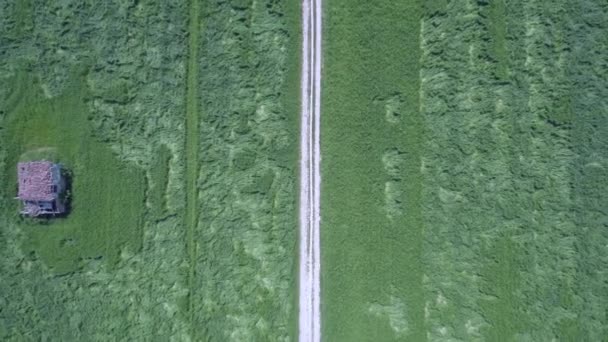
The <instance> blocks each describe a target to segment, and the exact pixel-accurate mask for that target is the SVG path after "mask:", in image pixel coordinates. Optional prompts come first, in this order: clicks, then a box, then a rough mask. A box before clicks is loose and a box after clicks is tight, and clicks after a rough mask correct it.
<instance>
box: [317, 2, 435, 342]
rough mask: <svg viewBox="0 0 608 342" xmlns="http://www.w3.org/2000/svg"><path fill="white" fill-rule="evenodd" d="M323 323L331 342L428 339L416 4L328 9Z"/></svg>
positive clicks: (347, 5)
mask: <svg viewBox="0 0 608 342" xmlns="http://www.w3.org/2000/svg"><path fill="white" fill-rule="evenodd" d="M326 6H327V7H326V13H327V14H326V16H325V25H326V28H327V29H326V33H325V37H324V38H325V48H324V51H325V63H324V76H323V77H324V78H323V82H324V83H323V85H324V88H323V113H324V115H323V117H322V124H321V128H322V132H321V140H322V141H321V144H322V146H321V147H322V149H323V163H322V176H323V188H322V200H321V205H322V208H321V210H322V227H321V232H322V233H321V234H322V236H321V241H322V262H323V264H322V283H321V286H322V294H323V304H322V316H323V322H324V324H323V336H324V339H326V340H330V341H354V340H357V341H392V340H403V339H407V340H413V341H419V340H422V339H423V338H424V336H425V331H424V322H423V316H424V301H423V300H424V298H423V295H424V294H423V292H422V280H423V279H422V275H423V268H422V266H421V265H420V262H419V261H420V258H421V245H422V232H423V229H424V228H423V223H422V216H421V208H420V204H421V201H420V197H421V176H420V166H421V165H420V148H421V146H420V141H421V137H422V136H423V131H422V128H423V126H422V118H421V115H420V113H419V104H418V92H419V83H418V72H419V65H418V61H419V59H420V54H419V27H420V23H419V18H420V16H421V5H420V3H419V2H418V1H401V2H399V3H396V2H391V1H381V2H374V4H369V3H367V2H364V1H359V2H355V3H353V2H352V1H332V2H328V3H327V5H326Z"/></svg>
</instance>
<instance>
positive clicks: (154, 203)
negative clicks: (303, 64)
mask: <svg viewBox="0 0 608 342" xmlns="http://www.w3.org/2000/svg"><path fill="white" fill-rule="evenodd" d="M299 16H300V11H299V5H298V4H297V3H293V4H288V5H287V4H282V3H277V2H276V1H271V0H265V1H232V2H229V3H227V2H220V1H207V0H199V1H191V2H175V4H174V3H172V2H164V1H118V0H117V1H101V2H100V1H71V0H69V1H62V2H45V1H37V0H30V1H14V0H5V1H0V81H2V86H0V180H1V184H2V186H1V188H0V197H1V198H0V213H1V214H0V226H1V229H0V258H1V261H0V340H3V341H30V340H51V341H108V340H125V341H142V340H143V341H147V340H161V341H163V340H175V341H188V340H191V341H243V340H258V341H278V340H294V337H295V333H296V325H295V322H296V318H297V317H296V315H295V314H296V309H297V308H296V306H295V294H296V292H295V288H296V264H295V259H296V248H295V247H296V242H297V241H296V232H297V230H296V229H297V226H296V208H295V205H296V200H295V198H296V166H297V163H296V160H297V150H296V148H297V144H296V142H297V140H296V139H297V122H298V120H297V118H298V105H299V99H298V95H299V92H298V86H299V80H298V70H299V52H300V51H299ZM37 156H43V157H46V158H52V159H53V160H58V161H60V162H61V163H63V164H64V165H65V166H66V167H67V168H68V169H69V170H70V171H71V172H72V189H71V194H72V202H71V203H72V210H71V212H70V214H69V215H67V216H66V217H65V218H55V219H42V220H41V219H26V218H22V217H20V216H19V215H18V206H19V203H18V201H16V200H14V199H13V198H14V196H15V190H16V162H17V161H18V160H19V159H36V157H37Z"/></svg>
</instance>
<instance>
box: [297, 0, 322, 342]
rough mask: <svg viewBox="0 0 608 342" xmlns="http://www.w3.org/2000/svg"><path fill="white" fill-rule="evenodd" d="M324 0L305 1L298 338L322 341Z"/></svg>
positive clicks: (303, 14)
mask: <svg viewBox="0 0 608 342" xmlns="http://www.w3.org/2000/svg"><path fill="white" fill-rule="evenodd" d="M321 7H322V4H321V0H302V36H303V41H302V85H301V86H302V95H301V96H302V113H301V120H302V122H301V133H300V135H301V136H300V158H301V159H300V278H299V281H300V284H299V332H298V336H299V341H300V342H319V341H320V340H321V317H320V292H321V291H320V281H319V280H320V279H319V276H320V264H321V260H320V256H321V251H320V248H321V244H320V241H319V239H320V232H319V223H320V221H321V217H320V215H319V202H320V185H321V175H320V170H319V164H320V161H321V154H320V143H319V140H320V132H319V129H320V115H321Z"/></svg>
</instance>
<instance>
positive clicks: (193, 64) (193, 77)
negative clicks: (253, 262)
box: [185, 0, 200, 333]
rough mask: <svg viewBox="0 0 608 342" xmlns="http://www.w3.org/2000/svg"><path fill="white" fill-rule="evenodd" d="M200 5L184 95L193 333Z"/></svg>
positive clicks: (194, 5)
mask: <svg viewBox="0 0 608 342" xmlns="http://www.w3.org/2000/svg"><path fill="white" fill-rule="evenodd" d="M199 29H200V22H199V1H198V0H191V1H190V24H189V26H188V31H189V39H188V78H187V82H188V83H187V92H186V216H185V226H186V230H187V234H186V239H187V241H186V244H187V248H188V256H189V259H190V260H189V262H190V264H189V270H188V290H189V291H190V292H189V294H188V298H189V301H188V319H189V323H190V331H191V332H192V333H194V332H195V330H194V329H193V324H192V321H193V317H194V316H193V314H194V307H193V301H192V300H191V298H192V292H193V291H194V286H193V285H194V277H195V270H196V259H197V256H196V254H197V245H196V242H195V230H196V226H197V223H198V212H197V210H198V184H197V183H198V148H199V134H200V133H199V105H198V93H197V92H198V48H199V41H200V32H199Z"/></svg>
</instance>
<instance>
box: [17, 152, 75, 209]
mask: <svg viewBox="0 0 608 342" xmlns="http://www.w3.org/2000/svg"><path fill="white" fill-rule="evenodd" d="M17 175H18V182H19V191H18V196H17V199H19V200H21V202H22V203H23V208H22V210H21V214H23V215H28V216H32V217H35V216H39V215H49V214H50V215H56V214H62V213H64V212H65V210H66V209H65V203H64V196H63V194H64V192H65V185H66V182H65V179H64V177H63V175H62V172H61V165H60V164H56V163H52V162H50V161H31V162H23V163H19V164H18V165H17Z"/></svg>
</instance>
